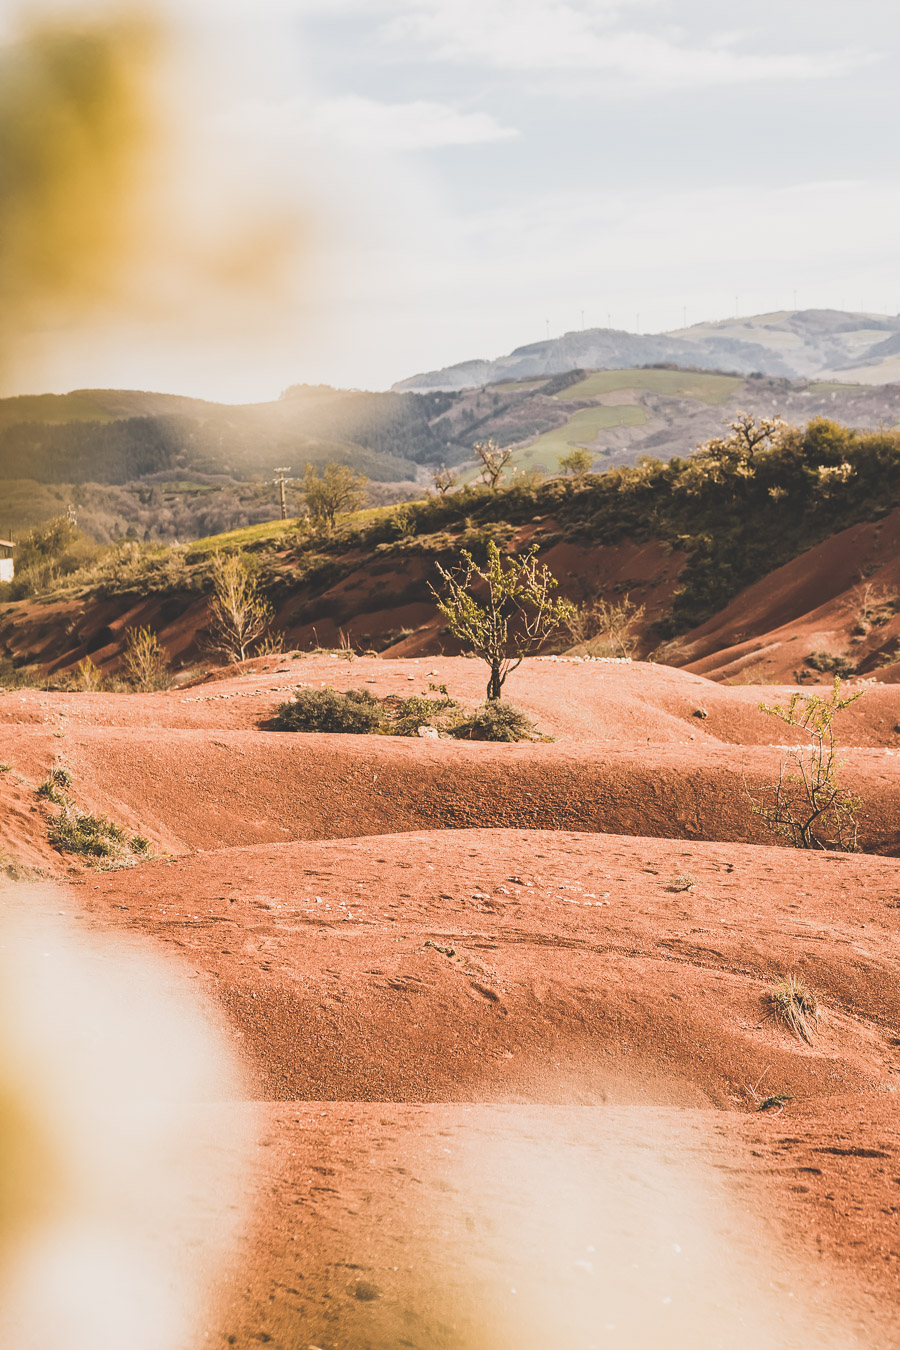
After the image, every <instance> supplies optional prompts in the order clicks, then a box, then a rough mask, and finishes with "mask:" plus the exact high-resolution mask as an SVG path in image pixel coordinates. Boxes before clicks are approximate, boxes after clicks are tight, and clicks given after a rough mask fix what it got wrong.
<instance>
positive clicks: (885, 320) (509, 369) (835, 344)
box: [393, 309, 900, 393]
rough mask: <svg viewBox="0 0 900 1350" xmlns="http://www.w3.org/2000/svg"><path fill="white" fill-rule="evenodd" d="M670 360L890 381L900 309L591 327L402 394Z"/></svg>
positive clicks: (433, 377) (746, 371)
mask: <svg viewBox="0 0 900 1350" xmlns="http://www.w3.org/2000/svg"><path fill="white" fill-rule="evenodd" d="M660 362H671V363H674V364H677V365H681V366H693V367H698V368H700V369H703V370H726V371H733V372H735V373H736V374H740V375H750V374H752V373H755V372H758V373H761V374H763V375H773V376H781V377H783V378H787V379H809V378H813V377H815V378H817V379H829V378H834V377H835V376H838V375H840V377H841V378H842V379H843V380H845V381H848V382H852V383H860V384H888V383H891V382H893V381H894V380H900V315H896V316H894V317H891V316H889V315H885V314H865V313H852V312H844V311H843V310H834V309H806V310H782V311H779V312H776V313H772V314H759V315H755V316H753V317H751V318H736V319H722V320H720V321H718V322H715V323H700V324H694V325H693V326H691V327H690V328H681V329H676V330H673V331H672V332H668V333H655V334H647V335H641V334H638V333H629V332H627V331H625V330H624V329H616V328H590V329H585V330H583V331H580V332H571V333H565V334H564V335H563V336H562V337H558V338H548V339H546V340H544V341H542V342H532V343H529V344H528V345H526V346H524V347H517V348H516V349H515V350H514V351H512V352H510V353H509V355H508V356H500V357H497V358H496V359H494V360H473V361H461V362H459V363H458V364H456V365H452V366H445V367H444V368H443V369H441V370H431V371H426V372H424V373H422V374H419V375H413V376H410V377H409V378H408V379H405V380H400V381H398V383H396V384H395V385H394V386H393V389H394V391H395V392H397V393H413V392H415V393H424V392H432V391H438V390H441V391H448V392H451V391H456V390H461V389H474V388H477V387H480V386H482V385H486V384H496V383H499V382H501V381H503V380H521V379H527V378H530V377H537V376H548V375H557V374H562V373H563V372H565V371H569V370H578V369H581V370H617V369H623V368H626V367H635V366H643V365H652V364H656V363H660Z"/></svg>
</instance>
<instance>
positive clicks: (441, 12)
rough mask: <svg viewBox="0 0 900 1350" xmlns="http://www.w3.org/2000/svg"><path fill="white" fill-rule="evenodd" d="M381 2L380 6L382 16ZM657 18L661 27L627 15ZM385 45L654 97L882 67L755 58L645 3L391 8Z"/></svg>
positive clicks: (837, 54)
mask: <svg viewBox="0 0 900 1350" xmlns="http://www.w3.org/2000/svg"><path fill="white" fill-rule="evenodd" d="M377 7H378V0H376V8H377ZM648 7H652V8H653V9H654V15H653V27H652V30H651V29H647V28H643V27H641V26H640V24H639V23H635V21H634V17H633V16H626V13H625V11H626V10H634V9H646V8H648ZM381 9H382V11H383V12H384V15H385V22H384V25H383V28H382V36H383V40H384V41H385V42H386V43H387V44H389V45H395V46H400V47H412V48H414V49H415V48H417V49H419V50H420V51H422V52H423V53H424V54H425V55H427V56H428V57H429V58H430V59H432V60H435V61H447V62H455V63H466V64H473V65H481V66H487V67H489V68H492V69H497V70H507V71H518V72H525V71H529V72H545V73H549V72H553V71H557V72H558V71H583V72H596V73H598V74H606V75H608V76H611V77H613V78H614V79H615V80H617V81H620V82H624V83H626V84H630V85H632V86H638V87H645V88H649V89H660V88H680V87H692V86H697V85H725V84H734V83H737V82H739V83H761V82H764V81H770V80H807V79H815V78H827V77H829V76H835V75H838V74H841V73H844V72H846V71H847V70H850V69H854V68H856V67H858V66H859V65H860V64H864V63H866V62H868V61H870V60H873V59H875V58H874V57H872V56H869V55H867V54H865V53H864V52H862V51H861V50H859V49H847V48H845V49H842V50H839V51H831V52H828V51H820V52H803V51H798V52H783V51H777V50H776V51H764V52H759V51H749V50H741V49H740V48H739V46H738V43H739V41H740V38H739V36H735V35H732V34H728V35H727V36H726V37H725V39H724V41H723V38H722V35H721V34H710V35H709V37H704V39H703V40H702V41H700V42H697V41H692V40H690V39H689V38H688V37H687V35H686V34H685V32H684V30H683V29H682V28H680V27H678V26H676V25H672V24H667V23H666V22H665V18H664V15H663V14H661V13H660V9H661V7H660V5H658V4H657V5H654V6H650V0H647V3H641V0H631V2H630V3H626V4H622V3H618V4H617V3H611V2H608V0H382V3H381Z"/></svg>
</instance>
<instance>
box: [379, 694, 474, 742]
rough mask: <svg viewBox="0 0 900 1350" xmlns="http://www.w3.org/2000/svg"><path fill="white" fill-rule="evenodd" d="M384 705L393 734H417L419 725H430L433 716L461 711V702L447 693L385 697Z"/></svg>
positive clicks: (444, 715) (389, 728)
mask: <svg viewBox="0 0 900 1350" xmlns="http://www.w3.org/2000/svg"><path fill="white" fill-rule="evenodd" d="M384 707H385V710H386V712H387V714H388V717H389V719H390V725H389V727H388V730H389V731H390V733H391V735H392V736H415V735H416V733H417V732H418V730H419V727H422V726H430V725H431V722H432V719H433V718H436V717H442V716H443V717H446V716H447V715H449V714H452V713H454V712H459V711H460V707H459V704H458V703H457V702H456V701H455V699H452V698H450V697H449V695H447V694H441V695H440V697H439V698H428V697H427V696H426V695H424V694H413V695H412V696H411V697H410V698H403V699H399V700H397V701H394V700H392V699H385V701H384Z"/></svg>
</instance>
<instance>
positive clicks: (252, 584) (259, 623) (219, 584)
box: [209, 553, 274, 661]
mask: <svg viewBox="0 0 900 1350" xmlns="http://www.w3.org/2000/svg"><path fill="white" fill-rule="evenodd" d="M210 571H211V576H212V587H213V593H212V598H211V599H210V602H209V616H210V623H209V645H210V648H211V649H212V650H213V651H215V652H219V653H221V654H222V655H223V656H224V657H225V658H226V659H227V660H228V661H246V659H247V657H248V656H250V654H251V651H252V649H253V648H254V647H255V645H256V643H258V642H259V640H260V638H262V637H263V636H264V634H265V632H266V630H267V629H268V627H269V625H270V624H271V622H272V617H273V614H274V611H273V609H272V606H271V605H270V603H269V601H268V600H267V599H266V597H265V595H264V594H263V593H262V590H261V588H260V584H259V579H258V577H257V576H256V574H255V573H254V571H253V570H252V568H251V566H250V563H249V561H248V560H247V558H245V557H244V556H243V555H242V554H240V553H231V554H225V553H216V554H215V555H214V556H213V560H212V566H211V569H210Z"/></svg>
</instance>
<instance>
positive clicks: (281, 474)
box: [272, 465, 291, 520]
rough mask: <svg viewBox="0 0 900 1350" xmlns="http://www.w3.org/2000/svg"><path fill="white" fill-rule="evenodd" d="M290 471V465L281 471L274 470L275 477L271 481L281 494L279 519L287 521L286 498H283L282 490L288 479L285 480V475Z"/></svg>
mask: <svg viewBox="0 0 900 1350" xmlns="http://www.w3.org/2000/svg"><path fill="white" fill-rule="evenodd" d="M290 471H291V469H290V465H287V466H286V467H285V468H283V469H276V470H275V475H276V476H275V477H274V478H273V479H272V482H273V483H274V484H275V486H276V487H277V488H278V490H279V492H280V493H281V519H282V520H287V499H286V497H285V495H284V488H285V484H286V483H287V482H288V479H287V478H285V474H287V473H290Z"/></svg>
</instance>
